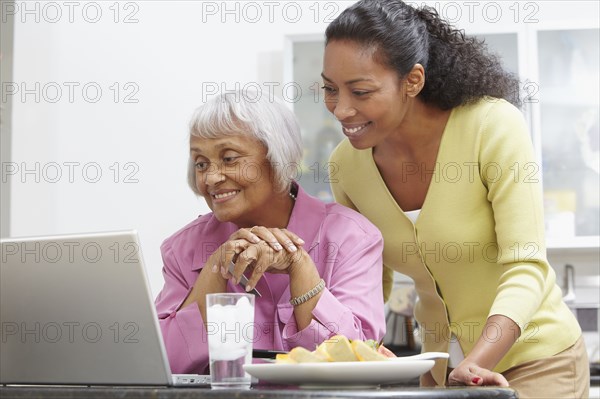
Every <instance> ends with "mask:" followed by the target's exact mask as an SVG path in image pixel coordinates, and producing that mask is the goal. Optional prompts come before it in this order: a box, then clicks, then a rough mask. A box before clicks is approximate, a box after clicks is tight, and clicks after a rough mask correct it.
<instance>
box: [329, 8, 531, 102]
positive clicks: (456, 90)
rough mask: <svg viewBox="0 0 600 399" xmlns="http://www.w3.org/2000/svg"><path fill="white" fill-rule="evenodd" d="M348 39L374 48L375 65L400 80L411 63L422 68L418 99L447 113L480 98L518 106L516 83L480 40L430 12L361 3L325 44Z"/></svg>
mask: <svg viewBox="0 0 600 399" xmlns="http://www.w3.org/2000/svg"><path fill="white" fill-rule="evenodd" d="M332 40H352V41H355V42H357V43H360V44H361V45H364V46H367V47H372V46H373V47H375V48H376V51H375V53H374V58H375V60H376V61H377V62H379V63H381V64H383V65H386V66H389V67H390V68H392V69H394V70H396V71H397V72H398V75H399V76H400V77H401V78H402V77H404V76H406V74H408V72H410V70H411V69H412V68H413V66H414V65H415V64H421V65H423V68H425V86H424V87H423V89H422V90H421V92H420V93H419V97H420V98H421V99H422V100H423V101H424V102H426V103H430V104H434V105H436V106H438V107H439V108H441V109H444V110H447V109H451V108H454V107H456V106H459V105H462V104H467V103H470V102H474V101H476V100H478V99H480V98H482V97H485V96H490V97H496V98H503V99H505V100H507V101H509V102H511V103H512V104H514V105H516V106H520V105H521V101H520V98H519V80H518V78H517V77H516V76H515V75H514V74H512V73H510V72H507V71H505V70H504V68H503V67H502V63H501V62H500V60H499V59H498V57H497V56H496V55H494V54H491V53H489V52H488V49H487V45H486V44H485V42H484V41H483V40H478V39H477V38H474V37H468V36H466V35H465V33H464V31H462V30H458V29H455V28H454V27H452V26H451V25H450V24H449V23H448V22H446V21H444V20H443V19H441V18H440V16H439V15H438V13H437V11H436V10H435V9H434V8H432V7H427V6H424V7H421V8H413V7H411V6H409V5H407V4H406V3H404V2H403V1H401V0H360V1H359V2H357V3H356V4H354V5H352V6H351V7H349V8H347V9H346V10H344V11H343V12H342V13H341V14H340V15H339V16H338V17H337V18H336V19H335V20H334V21H333V22H331V24H330V25H329V26H328V27H327V30H326V31H325V43H326V44H327V43H329V42H330V41H332Z"/></svg>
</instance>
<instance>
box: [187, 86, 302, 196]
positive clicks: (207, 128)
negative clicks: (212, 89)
mask: <svg viewBox="0 0 600 399" xmlns="http://www.w3.org/2000/svg"><path fill="white" fill-rule="evenodd" d="M233 135H245V136H249V137H253V138H255V139H257V140H258V141H260V142H261V143H262V144H263V145H264V146H265V148H266V149H267V160H268V161H269V162H270V163H271V168H272V170H273V175H274V185H275V188H276V190H277V191H286V190H289V189H290V185H291V183H292V180H293V178H294V177H295V175H296V172H297V168H299V163H300V160H301V159H302V136H301V134H300V125H299V123H298V120H297V119H296V116H295V115H294V113H293V112H292V111H290V110H289V109H288V108H287V107H286V106H285V104H283V103H282V102H281V101H280V100H277V99H276V98H274V97H271V98H269V96H268V95H266V94H265V93H262V92H255V91H250V92H249V91H247V90H244V91H235V92H226V93H222V94H219V95H216V96H214V97H213V98H211V99H210V100H208V101H207V102H206V103H204V104H203V105H201V106H200V107H199V108H198V109H197V110H196V111H195V112H194V115H193V117H192V120H191V121H190V136H197V137H202V138H205V139H215V138H220V137H223V136H233ZM188 184H189V186H190V187H191V189H192V191H194V192H195V193H196V194H198V195H200V192H199V191H198V188H197V187H196V171H195V168H194V161H193V159H192V158H191V157H190V160H189V163H188Z"/></svg>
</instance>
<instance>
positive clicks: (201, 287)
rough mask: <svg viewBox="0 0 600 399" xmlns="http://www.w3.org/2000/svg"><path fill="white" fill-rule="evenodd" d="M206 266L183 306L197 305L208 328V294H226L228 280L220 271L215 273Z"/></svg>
mask: <svg viewBox="0 0 600 399" xmlns="http://www.w3.org/2000/svg"><path fill="white" fill-rule="evenodd" d="M208 263H209V262H207V264H206V265H204V267H203V268H202V271H201V272H200V274H199V275H198V278H197V279H196V283H195V284H194V287H193V288H192V290H191V291H190V293H189V295H188V296H187V298H186V299H185V301H184V302H183V304H182V305H181V307H182V308H184V307H185V306H187V305H189V304H191V303H196V304H197V305H198V309H199V310H200V314H201V315H202V320H203V321H204V326H205V327H206V294H213V293H218V292H225V289H226V287H227V280H225V279H224V278H223V277H222V276H221V273H220V272H219V271H213V270H212V266H209V265H208Z"/></svg>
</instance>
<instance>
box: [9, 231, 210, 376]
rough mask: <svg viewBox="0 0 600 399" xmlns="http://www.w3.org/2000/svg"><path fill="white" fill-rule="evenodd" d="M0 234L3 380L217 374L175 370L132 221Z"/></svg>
mask: <svg viewBox="0 0 600 399" xmlns="http://www.w3.org/2000/svg"><path fill="white" fill-rule="evenodd" d="M0 244H1V252H0V255H1V264H0V353H1V354H2V355H1V356H0V383H1V384H67V385H70V384H76V385H164V386H166V385H189V384H192V385H207V384H210V376H204V375H193V374H192V375H187V374H186V375H172V374H171V370H170V367H169V362H168V359H167V356H166V351H165V347H164V343H163V340H162V335H161V332H160V328H159V324H158V318H157V315H156V310H155V308H154V302H153V299H152V296H151V292H150V289H149V285H148V280H147V278H146V273H145V270H144V264H143V259H142V254H141V251H140V244H139V240H138V235H137V233H136V232H135V231H121V232H107V233H90V234H77V235H61V236H45V237H28V238H7V239H2V240H0Z"/></svg>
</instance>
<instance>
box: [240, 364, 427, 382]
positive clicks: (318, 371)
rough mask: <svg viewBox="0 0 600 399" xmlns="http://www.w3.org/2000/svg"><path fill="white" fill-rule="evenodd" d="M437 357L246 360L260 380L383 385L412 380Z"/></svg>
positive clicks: (251, 370)
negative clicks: (424, 358)
mask: <svg viewBox="0 0 600 399" xmlns="http://www.w3.org/2000/svg"><path fill="white" fill-rule="evenodd" d="M434 363H435V361H434V360H405V361H381V362H331V363H329V362H327V363H298V364H286V363H283V364H278V363H263V364H246V365H244V369H245V370H246V372H248V373H249V374H250V375H252V376H254V377H256V378H258V379H259V380H263V381H267V382H271V383H276V384H290V385H316V386H318V385H331V384H343V385H351V386H356V385H380V384H396V383H401V382H405V381H409V380H412V379H413V378H416V377H419V376H420V375H421V374H423V373H425V372H427V371H429V370H430V369H431V368H432V367H433V365H434Z"/></svg>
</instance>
